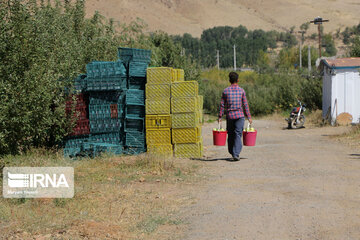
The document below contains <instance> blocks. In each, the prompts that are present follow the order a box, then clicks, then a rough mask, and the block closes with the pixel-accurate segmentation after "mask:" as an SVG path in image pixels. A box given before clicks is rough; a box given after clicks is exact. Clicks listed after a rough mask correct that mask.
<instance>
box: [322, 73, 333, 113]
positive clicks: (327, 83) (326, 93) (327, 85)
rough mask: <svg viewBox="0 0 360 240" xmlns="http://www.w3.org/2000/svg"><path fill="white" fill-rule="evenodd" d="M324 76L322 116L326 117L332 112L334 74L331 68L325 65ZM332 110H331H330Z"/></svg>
mask: <svg viewBox="0 0 360 240" xmlns="http://www.w3.org/2000/svg"><path fill="white" fill-rule="evenodd" d="M324 70H325V71H324V76H323V86H322V92H323V95H322V110H323V113H322V117H323V118H326V117H327V115H328V114H330V112H331V109H329V108H330V107H331V85H332V76H331V74H330V72H329V68H327V67H325V69H324ZM329 111H330V112H329Z"/></svg>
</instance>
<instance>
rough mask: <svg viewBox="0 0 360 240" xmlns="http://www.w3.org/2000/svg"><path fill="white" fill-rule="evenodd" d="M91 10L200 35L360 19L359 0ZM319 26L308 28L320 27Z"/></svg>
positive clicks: (152, 4) (133, 3) (195, 0)
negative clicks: (222, 28)
mask: <svg viewBox="0 0 360 240" xmlns="http://www.w3.org/2000/svg"><path fill="white" fill-rule="evenodd" d="M86 8H87V14H88V15H89V16H90V15H92V14H93V13H94V11H95V10H98V11H99V12H100V13H101V14H102V15H104V16H106V17H109V18H113V19H114V20H116V21H119V22H120V23H129V22H130V21H133V20H135V19H136V18H137V17H138V18H141V19H143V20H144V21H145V22H146V23H147V24H148V30H149V31H154V30H163V31H165V32H168V33H170V34H183V33H186V32H187V33H191V34H192V35H193V36H197V37H199V36H200V35H201V33H202V31H203V30H204V29H207V28H211V27H214V26H223V25H229V26H238V25H240V24H241V25H244V26H246V27H247V28H248V29H259V28H261V29H264V30H272V29H274V30H286V29H289V28H290V27H292V26H296V29H298V27H299V26H300V25H301V24H302V23H304V22H306V21H310V20H312V19H314V18H315V17H317V16H321V17H323V18H326V19H330V22H329V23H326V24H324V27H325V32H328V31H334V30H336V29H338V28H340V27H341V28H344V27H345V26H352V25H355V24H358V23H359V20H360V18H359V17H358V16H359V15H358V12H360V2H357V0H317V1H312V0H292V1H291V0H271V1H269V0H102V1H100V0H87V3H86ZM316 29H317V28H316V27H315V26H310V29H309V31H310V32H315V31H316Z"/></svg>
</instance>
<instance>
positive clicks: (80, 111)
mask: <svg viewBox="0 0 360 240" xmlns="http://www.w3.org/2000/svg"><path fill="white" fill-rule="evenodd" d="M85 78H86V75H79V76H78V77H77V78H75V79H74V86H75V92H72V93H70V92H68V93H69V96H68V100H67V101H66V104H65V113H66V115H67V117H68V118H69V119H70V120H71V122H72V123H74V124H75V126H74V128H73V129H72V132H71V133H70V134H69V136H67V137H66V139H65V144H64V145H65V146H64V147H65V148H64V155H65V156H70V157H75V156H78V155H80V154H81V153H82V151H83V142H84V141H86V140H87V138H88V136H89V134H90V125H89V114H88V102H89V97H88V95H87V94H86V93H84V89H85ZM66 91H69V89H66Z"/></svg>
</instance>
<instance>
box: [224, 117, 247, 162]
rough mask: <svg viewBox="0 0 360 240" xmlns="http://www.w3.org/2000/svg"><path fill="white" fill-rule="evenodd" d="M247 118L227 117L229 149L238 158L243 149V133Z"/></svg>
mask: <svg viewBox="0 0 360 240" xmlns="http://www.w3.org/2000/svg"><path fill="white" fill-rule="evenodd" d="M244 122H245V118H239V119H226V130H227V132H228V150H229V153H230V154H231V155H232V156H233V157H234V158H238V157H239V155H240V152H241V150H242V139H241V138H242V133H243V129H244Z"/></svg>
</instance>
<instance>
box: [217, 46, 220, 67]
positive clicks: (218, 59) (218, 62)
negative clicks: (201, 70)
mask: <svg viewBox="0 0 360 240" xmlns="http://www.w3.org/2000/svg"><path fill="white" fill-rule="evenodd" d="M216 65H217V68H218V69H220V55H219V50H216Z"/></svg>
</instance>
